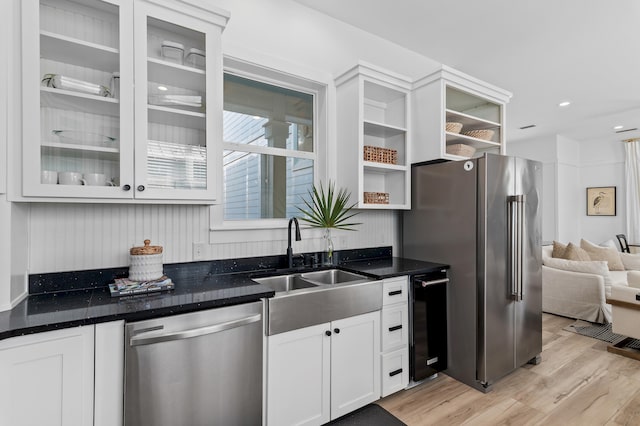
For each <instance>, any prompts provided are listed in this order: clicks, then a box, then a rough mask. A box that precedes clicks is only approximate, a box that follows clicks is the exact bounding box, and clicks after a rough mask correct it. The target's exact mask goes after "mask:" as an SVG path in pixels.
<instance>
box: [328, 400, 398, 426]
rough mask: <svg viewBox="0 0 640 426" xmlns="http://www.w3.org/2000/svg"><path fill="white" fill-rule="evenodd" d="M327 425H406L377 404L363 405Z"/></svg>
mask: <svg viewBox="0 0 640 426" xmlns="http://www.w3.org/2000/svg"><path fill="white" fill-rule="evenodd" d="M327 425H337V426H407V425H406V424H405V423H403V422H401V421H400V420H398V418H397V417H395V416H394V415H393V414H391V413H390V412H388V411H387V410H385V409H384V408H382V407H381V406H379V405H378V404H369V405H365V406H364V407H362V408H359V409H357V410H356V411H354V412H351V413H349V414H345V415H344V416H342V417H340V418H337V419H335V420H333V421H332V422H330V423H327Z"/></svg>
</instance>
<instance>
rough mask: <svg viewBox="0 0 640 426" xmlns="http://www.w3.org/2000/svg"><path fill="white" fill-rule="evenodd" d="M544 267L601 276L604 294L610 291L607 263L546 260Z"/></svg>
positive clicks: (610, 282) (599, 261)
mask: <svg viewBox="0 0 640 426" xmlns="http://www.w3.org/2000/svg"><path fill="white" fill-rule="evenodd" d="M545 266H548V267H550V268H556V269H562V270H564V271H572V272H582V273H585V274H595V275H601V276H602V278H603V279H604V287H605V291H606V294H609V292H610V291H611V285H612V284H613V282H612V281H611V274H610V273H609V268H608V266H607V262H605V261H602V260H591V261H588V262H584V261H580V260H566V259H547V261H546V262H545Z"/></svg>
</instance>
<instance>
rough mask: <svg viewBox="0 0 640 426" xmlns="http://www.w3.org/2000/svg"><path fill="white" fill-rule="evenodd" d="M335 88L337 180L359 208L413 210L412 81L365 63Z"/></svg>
mask: <svg viewBox="0 0 640 426" xmlns="http://www.w3.org/2000/svg"><path fill="white" fill-rule="evenodd" d="M336 90H337V102H336V104H337V117H338V123H337V141H338V144H337V147H338V148H337V149H338V153H337V161H338V167H337V170H338V178H337V180H338V181H339V182H342V184H343V185H345V186H346V187H347V189H348V190H349V191H350V192H351V194H352V196H353V197H355V199H356V200H357V203H358V205H357V207H358V208H364V209H409V208H411V205H410V203H411V199H410V192H409V191H410V186H409V182H410V165H411V164H410V163H411V158H412V157H411V153H410V147H411V143H410V141H411V123H410V117H411V103H410V97H411V91H410V90H411V81H410V80H409V79H408V78H407V77H404V76H401V75H398V74H395V73H392V72H389V71H386V70H382V69H380V68H378V67H375V66H372V65H369V64H365V63H362V62H361V63H359V64H358V65H357V66H355V67H353V68H351V69H350V70H348V71H347V72H345V73H344V74H342V75H341V76H339V77H338V78H337V79H336Z"/></svg>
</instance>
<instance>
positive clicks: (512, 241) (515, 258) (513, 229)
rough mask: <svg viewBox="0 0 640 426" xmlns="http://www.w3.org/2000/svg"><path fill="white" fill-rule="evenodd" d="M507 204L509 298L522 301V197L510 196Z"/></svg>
mask: <svg viewBox="0 0 640 426" xmlns="http://www.w3.org/2000/svg"><path fill="white" fill-rule="evenodd" d="M507 201H508V203H509V271H510V274H509V275H510V278H511V297H513V299H514V300H516V301H521V300H522V296H523V294H522V292H523V283H522V265H523V259H522V257H523V248H522V244H523V232H524V223H523V222H524V220H523V211H524V207H523V206H524V195H510V196H509V197H508V198H507Z"/></svg>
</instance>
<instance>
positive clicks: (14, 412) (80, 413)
mask: <svg viewBox="0 0 640 426" xmlns="http://www.w3.org/2000/svg"><path fill="white" fill-rule="evenodd" d="M93 345H94V327H93V326H88V327H77V328H70V329H64V330H56V331H50V332H46V333H39V334H31V335H27V336H20V337H15V338H11V339H6V340H3V341H0V377H2V382H1V384H0V424H3V425H13V426H22V425H24V426H32V425H60V426H76V425H77V426H84V425H91V424H93V390H94V389H93V388H94V381H93V373H94V362H93V357H94V351H93V350H94V346H93ZM36 406H37V409H34V408H35V407H36Z"/></svg>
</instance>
